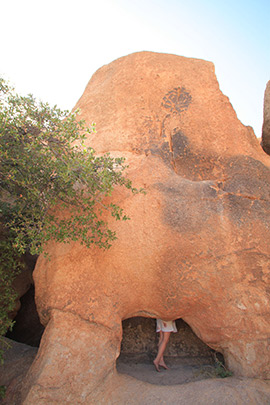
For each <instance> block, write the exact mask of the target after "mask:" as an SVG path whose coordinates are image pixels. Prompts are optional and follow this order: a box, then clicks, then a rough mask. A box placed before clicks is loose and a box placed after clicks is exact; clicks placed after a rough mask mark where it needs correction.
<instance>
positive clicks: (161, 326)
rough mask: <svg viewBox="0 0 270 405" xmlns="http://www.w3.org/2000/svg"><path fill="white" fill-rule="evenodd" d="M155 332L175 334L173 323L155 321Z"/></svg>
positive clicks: (175, 329) (160, 320)
mask: <svg viewBox="0 0 270 405" xmlns="http://www.w3.org/2000/svg"><path fill="white" fill-rule="evenodd" d="M156 331H157V332H160V331H162V332H175V333H176V332H177V328H176V325H175V321H163V320H162V319H157V329H156Z"/></svg>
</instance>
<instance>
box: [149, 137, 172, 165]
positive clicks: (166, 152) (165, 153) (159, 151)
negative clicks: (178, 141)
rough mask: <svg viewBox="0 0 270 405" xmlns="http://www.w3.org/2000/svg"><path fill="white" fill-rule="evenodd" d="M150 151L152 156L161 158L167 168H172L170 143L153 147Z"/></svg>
mask: <svg viewBox="0 0 270 405" xmlns="http://www.w3.org/2000/svg"><path fill="white" fill-rule="evenodd" d="M149 150H150V152H151V154H152V155H154V156H159V157H160V158H161V159H162V160H163V162H164V163H165V164H166V165H167V166H170V167H171V162H172V153H171V151H170V146H169V142H163V143H162V144H161V146H160V145H152V146H151V147H150V149H149Z"/></svg>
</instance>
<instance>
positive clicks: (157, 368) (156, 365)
mask: <svg viewBox="0 0 270 405" xmlns="http://www.w3.org/2000/svg"><path fill="white" fill-rule="evenodd" d="M153 363H154V366H155V368H156V371H158V372H160V369H159V365H158V363H157V362H156V361H155V360H154V361H153Z"/></svg>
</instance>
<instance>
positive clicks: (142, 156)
mask: <svg viewBox="0 0 270 405" xmlns="http://www.w3.org/2000/svg"><path fill="white" fill-rule="evenodd" d="M76 108H80V110H81V116H82V118H84V119H86V121H88V122H92V121H95V122H96V125H97V134H93V135H91V136H90V137H89V140H88V141H89V145H91V146H93V147H94V149H95V150H96V152H97V153H103V152H107V151H109V152H111V154H112V155H114V156H125V157H126V159H127V162H128V164H129V169H128V176H129V178H131V179H132V180H133V183H134V185H135V186H137V187H144V188H145V190H146V192H147V194H146V195H141V194H138V195H131V194H130V193H129V192H128V191H126V190H124V189H116V190H115V192H114V194H113V196H112V197H111V198H112V200H113V201H115V202H117V203H119V204H120V205H121V206H122V207H123V208H124V210H125V212H126V213H127V214H128V216H130V218H131V220H130V221H127V222H121V223H120V222H114V220H113V219H111V218H108V221H109V223H110V224H111V228H113V229H115V230H116V232H117V236H118V240H117V241H116V242H115V243H114V244H113V246H112V248H111V249H110V250H109V251H102V250H99V249H98V248H94V247H93V248H92V249H89V250H87V249H86V248H84V247H82V246H81V245H80V244H75V243H74V244H71V245H55V244H51V245H50V246H49V253H50V255H51V260H50V261H48V260H47V259H46V258H44V257H40V258H39V260H38V264H37V267H36V269H35V273H34V278H35V285H36V300H37V307H38V311H39V314H40V317H41V320H42V322H43V323H44V324H45V325H47V327H46V330H45V333H44V335H43V338H42V343H41V347H40V349H39V354H38V356H37V359H36V360H35V362H34V365H33V366H32V368H31V371H30V373H29V374H28V377H27V382H26V386H25V392H24V398H25V404H27V405H29V404H36V403H38V404H43V403H44V404H45V403H50V404H53V403H103V402H102V400H101V398H103V399H104V398H106V392H108V390H110V387H112V384H113V386H114V387H115V386H117V384H120V383H119V381H120V377H118V376H117V372H116V369H115V360H116V358H117V356H118V355H119V350H120V343H121V321H122V320H123V319H126V318H130V317H132V316H148V317H159V318H163V319H165V320H169V319H176V318H183V319H184V320H185V321H186V322H187V323H188V324H189V325H190V326H191V328H192V329H193V331H195V333H196V334H197V335H198V336H199V337H200V338H201V339H202V340H203V341H204V342H205V343H206V344H207V345H209V346H210V347H212V348H214V349H216V350H218V351H220V352H222V353H223V354H224V357H225V360H226V364H227V366H228V368H229V369H231V370H232V371H233V372H234V373H235V374H236V375H240V376H247V377H261V378H270V369H269V364H270V351H269V339H270V317H269V297H270V295H269V291H270V290H269V281H270V270H269V256H270V252H269V246H270V232H269V226H270V221H269V200H270V170H269V167H270V158H269V156H267V155H266V154H265V153H264V151H263V150H262V149H261V147H260V145H259V142H258V141H257V139H256V137H255V135H254V133H253V131H252V129H250V128H249V127H245V126H244V125H243V124H242V123H241V122H240V121H239V120H238V119H237V116H236V114H235V111H234V110H233V108H232V106H231V104H230V102H229V99H228V98H227V97H226V96H224V95H223V94H222V92H221V91H220V89H219V85H218V82H217V79H216V77H215V74H214V65H213V64H212V63H210V62H205V61H202V60H198V59H188V58H185V57H180V56H174V55H168V54H157V53H151V52H142V53H136V54H132V55H129V56H127V57H123V58H120V59H118V60H116V61H114V62H112V63H111V64H109V65H107V66H104V67H102V68H101V69H99V70H98V71H97V72H96V73H95V74H94V76H93V77H92V79H91V80H90V82H89V83H88V85H87V87H86V90H85V92H84V94H83V96H82V97H81V99H80V100H79V102H78V103H77V105H76ZM54 401H55V402H54ZM104 401H105V399H104ZM105 403H106V401H105Z"/></svg>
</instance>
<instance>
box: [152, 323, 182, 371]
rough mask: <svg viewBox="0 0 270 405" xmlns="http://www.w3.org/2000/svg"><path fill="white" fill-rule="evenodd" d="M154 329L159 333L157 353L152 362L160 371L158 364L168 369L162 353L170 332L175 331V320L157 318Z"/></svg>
mask: <svg viewBox="0 0 270 405" xmlns="http://www.w3.org/2000/svg"><path fill="white" fill-rule="evenodd" d="M156 331H157V332H158V333H159V341H158V353H157V356H156V358H155V360H154V361H153V363H154V366H155V368H156V370H157V371H160V369H159V366H160V367H163V368H165V369H166V370H168V367H167V365H166V363H165V361H164V358H163V354H164V352H165V349H166V346H167V344H168V342H169V339H170V334H171V332H174V333H176V332H177V328H176V325H175V321H163V320H162V319H157V328H156Z"/></svg>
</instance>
